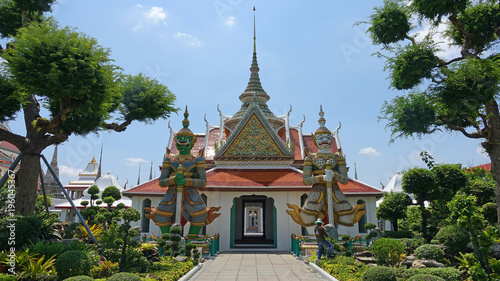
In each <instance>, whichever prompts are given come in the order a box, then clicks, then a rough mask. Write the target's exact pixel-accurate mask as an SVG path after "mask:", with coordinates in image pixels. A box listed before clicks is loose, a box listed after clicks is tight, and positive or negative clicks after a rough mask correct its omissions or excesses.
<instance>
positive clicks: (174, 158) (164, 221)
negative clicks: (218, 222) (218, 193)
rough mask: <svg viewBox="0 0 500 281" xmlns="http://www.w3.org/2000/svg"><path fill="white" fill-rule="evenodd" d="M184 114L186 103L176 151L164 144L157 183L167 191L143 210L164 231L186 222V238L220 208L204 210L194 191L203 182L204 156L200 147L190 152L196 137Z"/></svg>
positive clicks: (210, 219)
mask: <svg viewBox="0 0 500 281" xmlns="http://www.w3.org/2000/svg"><path fill="white" fill-rule="evenodd" d="M188 117H189V113H188V111H187V106H186V111H185V112H184V120H183V121H182V126H183V128H182V129H181V130H180V131H179V132H177V134H176V135H175V138H174V141H175V145H176V147H177V150H178V151H179V154H172V153H171V151H170V149H169V148H168V147H167V153H166V154H165V156H164V158H163V164H162V167H161V176H160V180H159V185H160V186H161V187H166V188H168V189H167V192H166V193H165V196H164V197H163V199H162V200H161V202H160V204H159V205H158V206H157V207H156V208H145V210H146V211H147V212H149V214H147V215H146V216H147V217H148V218H150V219H152V220H153V221H154V222H155V224H156V225H158V226H159V227H160V229H161V232H162V233H168V232H169V231H170V227H171V226H172V224H173V223H175V224H179V225H184V224H185V223H186V222H188V221H189V222H190V227H189V234H188V238H195V237H198V235H199V233H200V229H201V227H202V226H204V225H208V224H210V223H211V222H212V221H213V220H214V219H216V218H217V217H219V216H220V213H217V211H219V210H220V207H211V208H210V209H208V208H207V207H206V205H205V203H204V202H203V200H202V198H201V196H200V194H199V192H198V188H203V187H205V186H206V184H207V176H206V171H205V159H204V158H203V149H202V150H201V151H199V152H198V155H196V156H194V155H192V154H191V149H192V148H193V146H194V144H195V143H196V139H197V138H196V135H195V134H193V132H192V131H191V130H190V129H189V128H188V127H189V120H188Z"/></svg>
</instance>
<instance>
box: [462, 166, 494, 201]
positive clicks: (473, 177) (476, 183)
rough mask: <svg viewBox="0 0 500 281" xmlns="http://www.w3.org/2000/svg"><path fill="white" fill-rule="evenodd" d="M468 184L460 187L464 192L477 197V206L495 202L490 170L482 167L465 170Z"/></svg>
mask: <svg viewBox="0 0 500 281" xmlns="http://www.w3.org/2000/svg"><path fill="white" fill-rule="evenodd" d="M465 174H466V175H467V178H468V179H469V184H468V185H467V186H466V187H465V188H463V189H462V191H463V192H464V193H465V194H469V195H474V196H476V197H477V204H478V206H483V205H484V204H486V203H488V202H495V179H494V178H493V175H492V174H491V172H488V171H486V169H484V168H476V169H470V170H467V171H466V173H465Z"/></svg>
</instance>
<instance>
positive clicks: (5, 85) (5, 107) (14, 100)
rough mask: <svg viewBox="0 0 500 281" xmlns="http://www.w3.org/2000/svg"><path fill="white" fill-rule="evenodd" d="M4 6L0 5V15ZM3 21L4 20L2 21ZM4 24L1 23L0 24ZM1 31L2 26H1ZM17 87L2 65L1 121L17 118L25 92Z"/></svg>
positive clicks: (0, 69) (0, 71) (0, 86)
mask: <svg viewBox="0 0 500 281" xmlns="http://www.w3.org/2000/svg"><path fill="white" fill-rule="evenodd" d="M1 10H2V7H1V6H0V17H1V13H2V12H1ZM2 22H3V21H2ZM1 25H2V24H1V23H0V26H1ZM0 33H1V27H0ZM14 93H16V87H15V85H14V84H13V83H12V81H11V80H10V79H9V77H8V76H7V74H6V73H5V72H4V70H3V67H1V66H0V100H2V101H3V104H2V106H1V107H0V121H2V122H5V121H8V120H12V119H14V118H15V115H16V113H17V112H18V111H19V110H21V105H22V101H23V98H25V94H23V93H19V92H17V93H16V94H14Z"/></svg>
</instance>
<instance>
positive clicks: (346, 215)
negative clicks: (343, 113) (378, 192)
mask: <svg viewBox="0 0 500 281" xmlns="http://www.w3.org/2000/svg"><path fill="white" fill-rule="evenodd" d="M319 115H320V119H319V121H318V123H319V125H320V127H319V128H318V129H317V130H316V132H315V133H314V135H313V140H314V143H315V144H316V146H317V147H318V152H317V153H311V152H310V151H308V150H307V149H306V151H305V153H304V155H305V157H304V172H303V181H304V184H305V185H312V189H311V192H310V193H309V197H308V198H307V201H306V202H305V203H304V205H303V206H302V208H299V207H298V206H297V205H294V204H287V205H288V208H290V209H292V210H287V211H286V212H287V213H288V214H289V215H290V216H291V217H292V219H293V220H294V221H295V222H296V223H298V224H300V225H302V226H306V227H307V226H313V225H314V222H315V221H316V220H317V219H318V218H320V219H326V222H327V223H330V224H333V221H335V222H336V223H337V224H340V225H344V226H353V225H354V224H355V223H356V222H358V221H359V220H360V219H361V217H362V216H363V215H364V214H365V213H366V210H365V204H361V205H355V206H354V207H353V206H352V205H351V204H350V203H349V202H348V201H347V198H346V197H345V195H344V194H343V193H342V191H341V190H340V188H339V186H338V182H340V183H342V184H347V182H348V181H349V178H348V176H347V166H346V161H345V157H344V156H343V155H342V150H341V148H340V147H338V151H337V152H336V153H332V152H330V148H331V147H332V144H333V135H332V132H331V131H330V130H328V129H327V128H326V127H325V123H326V120H325V119H324V118H323V116H324V113H323V109H322V108H321V109H320V113H319ZM327 186H330V187H329V188H331V189H332V191H331V194H332V198H331V200H329V198H328V192H327ZM328 201H330V202H332V208H333V220H332V219H331V218H328V213H329V212H328V210H329V206H328Z"/></svg>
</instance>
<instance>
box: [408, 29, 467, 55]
mask: <svg viewBox="0 0 500 281" xmlns="http://www.w3.org/2000/svg"><path fill="white" fill-rule="evenodd" d="M447 29H448V26H447V23H444V22H441V23H440V24H439V25H438V26H437V27H436V26H434V25H432V24H429V23H428V22H424V25H423V27H422V29H421V30H419V31H417V32H415V33H413V34H410V36H414V35H415V34H416V35H417V36H416V38H415V39H416V40H417V41H422V40H423V39H424V38H425V36H427V35H428V34H429V33H430V32H432V40H433V41H434V42H435V43H438V46H439V48H440V49H441V51H439V52H438V53H437V55H438V56H439V57H441V58H444V59H445V60H450V59H453V58H456V57H459V56H461V55H460V48H459V47H458V46H455V45H453V46H450V43H451V41H450V40H449V39H448V38H444V37H443V36H442V33H443V32H444V31H445V30H447Z"/></svg>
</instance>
